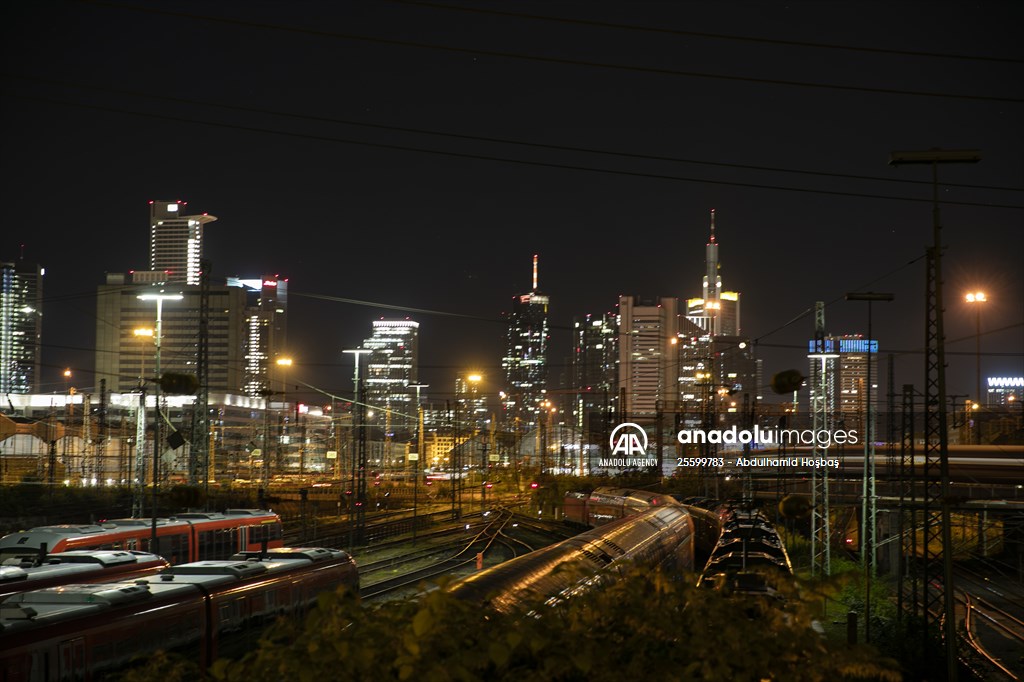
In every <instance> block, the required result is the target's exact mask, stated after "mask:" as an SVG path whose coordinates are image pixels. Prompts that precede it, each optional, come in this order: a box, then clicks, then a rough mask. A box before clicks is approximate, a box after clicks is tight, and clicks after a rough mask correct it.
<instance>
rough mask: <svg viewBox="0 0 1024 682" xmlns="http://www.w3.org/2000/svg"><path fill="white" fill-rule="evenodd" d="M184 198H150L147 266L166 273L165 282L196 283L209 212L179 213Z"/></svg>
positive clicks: (211, 219) (212, 218) (211, 217)
mask: <svg viewBox="0 0 1024 682" xmlns="http://www.w3.org/2000/svg"><path fill="white" fill-rule="evenodd" d="M186 204H187V202H184V201H151V202H149V268H150V270H152V271H154V272H162V273H164V275H165V278H164V279H163V281H164V282H180V283H183V284H196V285H197V284H199V276H200V259H201V258H202V254H203V226H204V225H206V224H207V223H212V222H213V221H215V220H216V219H217V218H215V217H214V216H212V215H207V214H205V213H204V214H202V215H181V214H182V213H183V212H184V211H185V208H186Z"/></svg>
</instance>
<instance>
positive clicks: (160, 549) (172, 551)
mask: <svg viewBox="0 0 1024 682" xmlns="http://www.w3.org/2000/svg"><path fill="white" fill-rule="evenodd" d="M151 551H153V553H154V554H159V555H160V556H162V557H163V558H165V559H167V560H168V561H169V562H171V563H172V564H180V563H184V562H186V561H188V560H189V556H188V542H187V540H186V536H185V535H184V534H183V533H175V534H173V535H161V536H159V537H157V539H156V550H151Z"/></svg>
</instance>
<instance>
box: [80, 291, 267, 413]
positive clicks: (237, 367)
mask: <svg viewBox="0 0 1024 682" xmlns="http://www.w3.org/2000/svg"><path fill="white" fill-rule="evenodd" d="M159 289H164V290H166V291H167V292H171V291H173V292H174V293H180V294H181V295H182V297H183V298H182V299H181V300H180V301H167V302H164V304H163V305H162V314H161V319H162V328H163V334H162V336H163V338H162V344H161V353H160V356H161V365H162V367H161V369H162V370H163V372H164V373H166V372H176V373H182V374H193V375H194V374H196V362H197V356H196V351H197V345H198V342H199V329H200V313H201V302H202V292H201V290H200V287H198V286H188V285H178V286H173V285H172V286H165V287H155V286H154V285H152V284H139V283H137V282H136V281H135V280H134V277H133V273H128V274H122V273H108V275H107V282H106V284H102V285H100V286H99V287H98V289H97V295H96V385H97V386H98V385H100V382H101V381H102V380H104V379H105V380H106V386H107V389H108V390H109V391H112V392H127V391H131V390H133V389H135V388H136V387H137V386H138V385H139V383H140V381H141V378H143V377H146V378H151V377H153V376H154V374H155V371H156V366H155V362H156V358H155V352H156V349H155V345H154V337H153V332H152V331H151V332H150V333H149V334H148V335H139V334H136V330H140V329H148V330H155V328H156V312H157V310H156V305H155V304H154V303H153V302H152V301H143V300H139V298H138V297H139V295H140V294H144V293H148V292H152V291H154V290H159ZM246 320H247V315H246V294H245V290H244V289H242V288H241V287H237V286H226V285H211V286H210V288H209V321H208V357H209V390H211V391H232V392H238V393H243V392H244V387H245V377H246V373H245V349H246V340H247V327H246Z"/></svg>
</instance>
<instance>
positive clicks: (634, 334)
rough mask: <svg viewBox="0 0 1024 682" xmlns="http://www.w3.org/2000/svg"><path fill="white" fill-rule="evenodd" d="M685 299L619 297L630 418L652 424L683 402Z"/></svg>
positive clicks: (622, 383)
mask: <svg viewBox="0 0 1024 682" xmlns="http://www.w3.org/2000/svg"><path fill="white" fill-rule="evenodd" d="M678 308H679V299H676V298H669V297H662V298H644V297H641V296H620V297H619V401H620V403H621V415H622V419H623V420H624V421H630V422H636V423H639V424H644V423H647V424H652V423H654V422H655V420H656V419H657V416H658V413H659V412H662V413H665V412H668V413H674V411H675V409H676V405H677V403H678V400H679V382H678V367H679V365H678V359H677V357H676V352H675V351H676V335H677V333H678V332H679V312H678Z"/></svg>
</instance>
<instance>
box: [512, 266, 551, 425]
mask: <svg viewBox="0 0 1024 682" xmlns="http://www.w3.org/2000/svg"><path fill="white" fill-rule="evenodd" d="M549 303H550V301H549V299H548V297H547V296H545V295H544V294H541V293H540V291H539V290H538V288H537V256H536V255H534V257H533V289H532V290H531V291H530V293H527V294H521V295H519V296H516V297H514V298H513V299H512V310H511V312H509V313H507V314H506V319H507V320H508V337H507V346H506V351H505V357H504V358H502V360H501V367H502V369H503V370H504V371H505V383H506V390H505V395H504V397H503V398H502V404H503V407H504V416H505V420H506V423H507V424H508V425H509V427H510V428H512V429H513V430H518V429H519V428H523V427H526V426H529V425H535V424H536V423H537V413H538V410H539V409H540V404H541V402H543V400H544V397H545V393H546V391H547V377H548V363H547V354H548V343H549V342H550V335H549V332H548V305H549ZM517 425H518V426H517Z"/></svg>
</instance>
